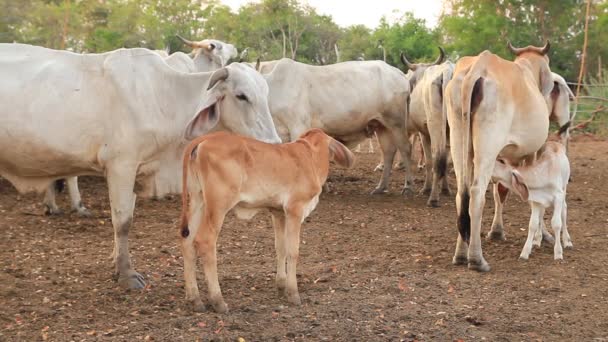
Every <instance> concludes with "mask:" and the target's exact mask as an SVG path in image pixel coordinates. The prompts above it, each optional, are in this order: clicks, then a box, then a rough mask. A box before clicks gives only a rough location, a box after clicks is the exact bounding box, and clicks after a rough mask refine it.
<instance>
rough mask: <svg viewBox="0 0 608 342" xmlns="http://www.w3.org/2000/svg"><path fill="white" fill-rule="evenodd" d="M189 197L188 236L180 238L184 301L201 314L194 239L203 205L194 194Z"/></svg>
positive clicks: (203, 309) (202, 307)
mask: <svg viewBox="0 0 608 342" xmlns="http://www.w3.org/2000/svg"><path fill="white" fill-rule="evenodd" d="M190 196H191V197H190V210H189V212H190V215H191V216H190V218H189V219H188V230H189V235H188V236H187V237H182V238H181V239H182V241H181V247H182V255H183V257H184V280H185V284H184V287H185V290H186V300H188V301H190V302H191V303H192V305H193V308H194V311H198V312H202V311H205V306H204V305H203V301H202V300H201V296H200V293H199V291H198V283H197V280H196V251H195V246H194V238H195V237H196V235H197V233H198V228H199V227H200V225H201V219H202V214H203V208H202V205H203V204H202V198H200V196H196V194H190Z"/></svg>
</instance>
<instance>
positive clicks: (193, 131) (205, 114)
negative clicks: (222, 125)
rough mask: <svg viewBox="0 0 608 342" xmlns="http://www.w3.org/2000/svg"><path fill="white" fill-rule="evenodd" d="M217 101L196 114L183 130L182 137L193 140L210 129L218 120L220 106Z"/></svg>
mask: <svg viewBox="0 0 608 342" xmlns="http://www.w3.org/2000/svg"><path fill="white" fill-rule="evenodd" d="M218 103H219V101H218V102H215V103H212V104H211V105H209V106H206V107H205V108H203V109H202V110H201V111H200V112H198V114H196V115H195V116H194V117H193V118H192V120H190V122H188V125H186V130H185V131H184V139H186V140H193V139H195V138H197V137H199V136H201V135H204V134H206V133H208V132H209V131H211V130H212V129H213V128H214V127H215V126H216V125H217V123H218V122H219V121H220V107H219V105H218Z"/></svg>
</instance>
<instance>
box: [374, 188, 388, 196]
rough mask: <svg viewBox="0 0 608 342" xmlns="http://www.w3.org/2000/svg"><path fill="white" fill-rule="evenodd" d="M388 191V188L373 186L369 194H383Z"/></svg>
mask: <svg viewBox="0 0 608 342" xmlns="http://www.w3.org/2000/svg"><path fill="white" fill-rule="evenodd" d="M387 192H388V190H386V189H384V188H375V189H374V190H372V192H371V193H370V194H371V195H384V194H386V193H387Z"/></svg>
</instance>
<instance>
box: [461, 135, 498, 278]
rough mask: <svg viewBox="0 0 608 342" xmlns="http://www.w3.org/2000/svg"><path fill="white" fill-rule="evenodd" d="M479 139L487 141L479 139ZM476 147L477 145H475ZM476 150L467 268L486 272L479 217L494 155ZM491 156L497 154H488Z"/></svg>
mask: <svg viewBox="0 0 608 342" xmlns="http://www.w3.org/2000/svg"><path fill="white" fill-rule="evenodd" d="M481 141H488V139H486V140H481ZM476 147H477V146H476ZM476 151H479V152H480V153H479V154H478V155H476V156H475V160H474V162H473V166H474V171H473V175H474V177H473V182H472V183H471V190H470V196H471V198H470V200H469V217H470V222H471V237H470V239H471V241H470V242H469V252H468V259H469V269H472V270H476V271H479V272H488V271H489V270H490V265H488V263H487V262H486V260H485V259H484V257H483V254H482V250H481V236H480V235H481V218H482V215H483V208H484V205H485V202H486V196H485V194H486V190H487V189H488V184H489V183H490V176H491V175H492V170H493V169H494V163H495V160H496V157H493V158H487V157H485V156H486V155H487V154H485V153H484V152H485V151H483V149H482V148H477V149H476ZM490 155H492V156H496V155H498V152H496V153H495V154H490Z"/></svg>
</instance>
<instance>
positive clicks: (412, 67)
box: [401, 51, 417, 70]
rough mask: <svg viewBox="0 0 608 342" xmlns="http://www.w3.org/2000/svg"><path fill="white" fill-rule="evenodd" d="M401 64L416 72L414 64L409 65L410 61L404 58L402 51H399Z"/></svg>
mask: <svg viewBox="0 0 608 342" xmlns="http://www.w3.org/2000/svg"><path fill="white" fill-rule="evenodd" d="M401 63H403V64H404V65H405V66H406V67H408V68H409V69H412V70H416V67H417V66H416V64H414V63H410V61H408V60H407V58H405V54H404V53H403V51H401Z"/></svg>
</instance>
